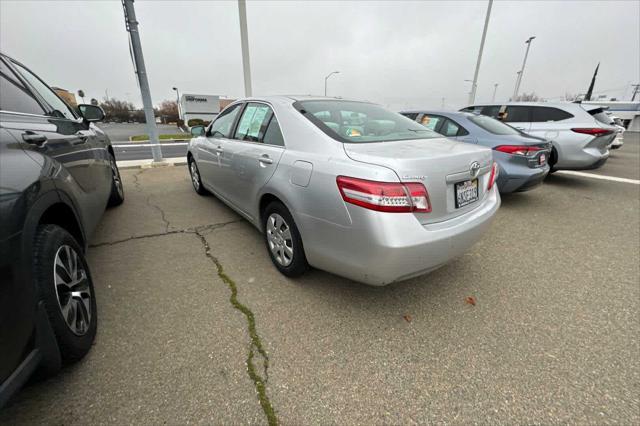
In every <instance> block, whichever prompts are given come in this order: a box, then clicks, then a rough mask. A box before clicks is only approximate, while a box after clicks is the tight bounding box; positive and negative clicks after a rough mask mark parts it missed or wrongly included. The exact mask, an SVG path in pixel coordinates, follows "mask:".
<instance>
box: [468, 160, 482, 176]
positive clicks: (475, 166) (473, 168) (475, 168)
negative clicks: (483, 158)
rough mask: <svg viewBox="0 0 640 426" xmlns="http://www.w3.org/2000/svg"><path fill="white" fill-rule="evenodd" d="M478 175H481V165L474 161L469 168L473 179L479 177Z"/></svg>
mask: <svg viewBox="0 0 640 426" xmlns="http://www.w3.org/2000/svg"><path fill="white" fill-rule="evenodd" d="M478 173H480V163H478V162H477V161H474V162H473V163H471V166H470V167H469V174H470V175H471V178H472V179H475V178H477V177H478Z"/></svg>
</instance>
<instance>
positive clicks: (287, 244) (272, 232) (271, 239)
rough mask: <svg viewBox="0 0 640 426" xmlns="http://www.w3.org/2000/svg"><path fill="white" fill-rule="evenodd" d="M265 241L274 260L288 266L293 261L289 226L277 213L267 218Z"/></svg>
mask: <svg viewBox="0 0 640 426" xmlns="http://www.w3.org/2000/svg"><path fill="white" fill-rule="evenodd" d="M266 232H267V242H268V243H269V250H271V254H272V255H273V257H274V259H275V260H276V262H278V263H279V264H280V265H282V266H289V265H290V264H291V262H292V261H293V240H292V238H291V228H290V227H289V225H288V224H287V222H286V221H285V220H284V219H283V218H282V216H280V215H279V214H278V213H272V214H271V215H270V216H269V218H268V219H267V229H266Z"/></svg>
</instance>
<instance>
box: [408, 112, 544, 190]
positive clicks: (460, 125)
mask: <svg viewBox="0 0 640 426" xmlns="http://www.w3.org/2000/svg"><path fill="white" fill-rule="evenodd" d="M400 114H402V115H404V116H406V117H409V118H412V119H414V120H415V121H417V122H418V123H421V124H422V125H424V126H426V127H428V128H430V129H432V130H434V131H436V132H438V133H440V134H441V135H443V136H446V137H448V138H450V139H455V140H459V141H462V142H468V143H473V144H478V145H482V146H486V147H489V148H491V149H493V159H494V160H495V161H496V162H497V163H498V167H499V173H498V180H497V185H498V189H499V190H500V192H501V193H508V192H515V191H527V190H529V189H533V188H535V187H537V186H539V185H540V184H541V183H542V182H543V181H544V178H545V177H546V176H547V174H548V173H549V164H548V163H547V160H548V158H549V154H550V153H551V143H550V142H547V141H545V140H544V139H541V138H537V137H535V136H529V135H527V134H525V133H523V132H521V131H519V130H516V129H514V128H513V127H511V126H508V125H506V124H504V123H502V122H501V121H498V120H496V119H494V118H491V117H487V116H484V115H478V114H473V113H468V112H448V111H427V110H413V111H403V112H401V113H400Z"/></svg>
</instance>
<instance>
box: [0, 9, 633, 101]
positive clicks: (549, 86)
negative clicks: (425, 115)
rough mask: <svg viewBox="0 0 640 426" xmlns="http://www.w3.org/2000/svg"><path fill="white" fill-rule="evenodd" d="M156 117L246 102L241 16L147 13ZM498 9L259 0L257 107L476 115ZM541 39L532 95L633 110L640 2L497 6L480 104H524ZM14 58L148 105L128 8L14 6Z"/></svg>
mask: <svg viewBox="0 0 640 426" xmlns="http://www.w3.org/2000/svg"><path fill="white" fill-rule="evenodd" d="M135 6H136V12H137V16H138V21H139V22H140V31H141V38H142V47H143V52H144V56H145V61H146V65H147V71H148V74H149V80H150V84H151V94H152V97H153V101H154V103H155V104H157V103H159V102H161V101H162V100H164V99H175V92H173V91H172V89H171V88H172V87H173V86H177V87H178V88H179V89H180V90H181V92H185V93H197V94H219V95H226V96H228V97H233V98H235V97H241V96H243V94H244V86H243V77H242V59H241V52H240V32H239V25H238V5H237V2H236V1H235V0H232V1H194V2H191V1H140V0H138V1H136V3H135ZM486 8H487V1H473V2H462V1H460V2H440V1H414V2H412V1H408V2H403V1H390V2H386V1H375V2H374V1H370V2H369V1H358V2H345V1H340V2H331V1H314V2H302V1H299V2H298V1H285V2H268V1H248V2H247V20H248V28H249V47H250V54H251V71H252V81H253V90H254V94H255V95H267V94H322V93H323V90H324V76H325V75H326V74H328V73H329V72H331V71H334V70H339V71H340V72H341V73H340V74H339V75H336V76H333V77H331V79H330V80H329V95H335V96H342V97H348V98H356V99H364V100H371V101H375V102H379V103H382V104H385V105H388V106H390V107H392V108H408V107H421V106H425V107H440V106H441V104H442V98H443V97H444V98H445V103H446V107H447V108H454V107H460V106H464V104H465V103H466V102H467V96H468V95H467V93H468V91H469V85H470V83H465V82H464V80H465V79H472V78H473V72H474V67H475V63H476V59H477V55H478V49H479V45H480V37H481V34H482V27H483V24H484V18H485V12H486ZM532 35H535V36H536V37H537V38H536V39H535V40H534V41H533V44H532V47H531V51H530V54H529V59H528V61H527V66H526V69H525V74H524V79H523V82H522V85H521V90H520V91H521V92H522V91H525V92H531V91H535V92H536V93H537V94H538V95H540V96H543V97H546V98H555V99H558V98H559V97H562V96H563V95H564V94H565V92H570V93H574V94H575V93H584V92H585V90H586V88H587V86H588V84H589V81H590V79H591V75H592V73H593V70H594V68H595V66H596V65H597V63H598V62H601V66H600V72H599V75H598V80H597V82H596V88H595V92H600V93H606V94H607V95H609V96H615V97H618V98H623V97H625V96H626V98H627V99H628V98H629V97H630V95H631V88H630V84H631V83H640V81H639V80H640V2H638V1H620V2H615V1H562V2H560V1H558V2H555V1H533V2H520V1H495V2H494V4H493V10H492V13H491V20H490V23H489V31H488V34H487V40H486V45H485V53H484V56H483V60H482V66H481V68H480V76H479V79H478V95H477V100H478V101H483V100H485V101H489V100H491V96H492V94H493V89H494V84H495V83H498V84H499V86H498V92H497V99H498V100H501V99H502V100H504V99H507V98H508V97H509V96H510V95H511V93H512V92H513V88H514V84H515V78H516V72H517V71H518V69H519V68H520V66H521V64H522V59H523V57H524V51H525V44H524V41H525V40H526V39H527V38H528V37H529V36H532ZM0 50H2V51H3V52H4V53H6V54H8V55H11V56H13V57H14V58H16V59H18V60H20V61H22V62H24V63H25V64H26V65H27V66H28V67H30V68H31V69H32V70H33V71H35V72H36V73H37V74H39V75H40V76H41V77H42V78H43V79H45V80H46V81H47V82H48V83H49V84H50V85H54V86H60V87H63V88H65V89H68V90H72V91H77V89H83V90H84V91H85V93H86V94H87V97H96V98H98V99H102V98H103V97H104V96H105V90H108V93H109V96H112V97H117V98H121V99H127V100H129V101H132V102H133V103H134V104H136V105H140V104H141V101H140V95H139V90H138V86H137V83H136V78H135V75H134V73H133V67H132V64H131V59H130V56H129V49H128V40H127V33H126V31H125V27H124V17H123V11H122V6H121V3H120V1H86V2H83V1H71V2H64V1H50V2H48V1H10V0H0Z"/></svg>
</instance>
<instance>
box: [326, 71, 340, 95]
mask: <svg viewBox="0 0 640 426" xmlns="http://www.w3.org/2000/svg"><path fill="white" fill-rule="evenodd" d="M334 74H340V71H333V72H330V73H329V74H328V75H327V76H326V77H325V78H324V95H325V96H327V80H328V79H329V77H331V76H332V75H334Z"/></svg>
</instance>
